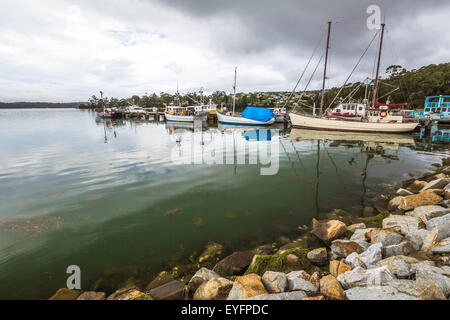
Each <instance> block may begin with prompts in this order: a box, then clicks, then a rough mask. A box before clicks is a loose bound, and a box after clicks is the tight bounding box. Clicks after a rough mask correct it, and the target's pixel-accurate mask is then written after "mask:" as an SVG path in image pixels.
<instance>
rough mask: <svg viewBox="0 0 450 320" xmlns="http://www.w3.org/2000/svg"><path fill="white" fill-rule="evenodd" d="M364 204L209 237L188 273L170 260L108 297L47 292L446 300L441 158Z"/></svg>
mask: <svg viewBox="0 0 450 320" xmlns="http://www.w3.org/2000/svg"><path fill="white" fill-rule="evenodd" d="M373 206H374V208H366V209H365V210H364V216H363V217H355V216H351V215H348V214H345V212H343V211H342V210H334V211H333V212H330V213H329V214H327V215H325V216H321V217H320V219H319V220H317V219H313V221H312V223H311V227H310V228H308V227H307V226H303V227H301V228H300V229H301V231H302V232H303V235H302V236H301V237H299V238H298V239H296V240H294V241H291V240H290V239H287V238H286V237H280V239H279V240H278V241H276V242H275V243H272V244H266V245H263V246H259V247H258V248H255V249H253V250H246V251H237V252H234V253H232V254H231V255H228V256H225V257H223V256H222V252H223V248H222V246H221V245H220V244H217V243H210V244H209V245H208V246H207V247H206V248H205V250H204V252H203V253H202V254H201V255H200V256H198V257H196V258H193V259H192V260H193V261H194V260H195V261H194V262H195V263H193V264H192V266H194V267H195V268H196V269H195V271H196V272H192V273H191V274H194V273H195V274H194V275H193V276H192V277H188V278H186V277H184V276H177V275H179V274H180V272H179V270H178V269H177V267H175V268H173V269H172V270H171V271H162V272H161V273H160V274H159V275H158V276H157V277H156V278H155V279H154V280H153V281H151V282H150V283H149V284H148V285H147V286H146V287H145V288H140V287H138V286H135V285H129V286H125V287H124V288H121V289H118V290H117V291H115V292H114V293H112V294H110V295H108V296H107V295H106V293H105V292H96V291H88V292H82V291H77V290H69V289H65V288H62V289H59V290H58V291H57V292H56V293H55V294H54V295H53V296H52V297H51V298H50V300H105V299H106V300H173V299H184V300H191V299H193V300H446V299H449V296H450V214H449V213H450V209H449V207H450V158H447V159H443V164H442V165H439V166H437V165H436V170H435V172H433V173H427V174H425V175H424V176H422V177H421V178H419V179H417V180H416V179H413V180H408V181H405V182H404V183H403V184H402V186H401V188H398V189H397V191H396V192H395V193H393V194H391V195H390V196H383V195H382V196H379V197H378V198H377V199H376V200H375V201H374V204H373ZM192 266H191V267H192ZM184 274H189V272H187V273H186V272H184Z"/></svg>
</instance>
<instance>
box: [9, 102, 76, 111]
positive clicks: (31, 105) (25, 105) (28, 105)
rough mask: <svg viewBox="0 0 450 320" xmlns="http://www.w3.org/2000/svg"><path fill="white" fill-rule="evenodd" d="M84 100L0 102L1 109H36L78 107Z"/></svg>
mask: <svg viewBox="0 0 450 320" xmlns="http://www.w3.org/2000/svg"><path fill="white" fill-rule="evenodd" d="M82 104H83V102H70V103H50V102H12V103H7V102H0V109H36V108H78V107H79V106H80V105H82Z"/></svg>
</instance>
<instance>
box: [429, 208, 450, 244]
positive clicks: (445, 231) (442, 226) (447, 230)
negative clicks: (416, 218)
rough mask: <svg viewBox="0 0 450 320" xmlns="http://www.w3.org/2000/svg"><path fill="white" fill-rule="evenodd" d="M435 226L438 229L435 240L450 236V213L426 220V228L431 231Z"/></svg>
mask: <svg viewBox="0 0 450 320" xmlns="http://www.w3.org/2000/svg"><path fill="white" fill-rule="evenodd" d="M435 228H437V229H438V230H439V235H438V237H437V239H436V240H437V241H441V240H442V239H445V238H447V237H449V236H450V214H446V215H445V216H442V217H438V218H434V219H431V220H428V221H427V230H428V231H431V230H433V229H435Z"/></svg>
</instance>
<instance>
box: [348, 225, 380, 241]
mask: <svg viewBox="0 0 450 320" xmlns="http://www.w3.org/2000/svg"><path fill="white" fill-rule="evenodd" d="M374 229H375V228H367V229H356V230H355V233H353V235H352V236H351V237H350V240H353V241H357V240H360V241H367V240H370V236H369V234H370V231H372V230H374Z"/></svg>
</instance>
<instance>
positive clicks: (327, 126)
mask: <svg viewBox="0 0 450 320" xmlns="http://www.w3.org/2000/svg"><path fill="white" fill-rule="evenodd" d="M289 116H290V118H291V123H292V126H293V127H294V128H300V129H315V130H329V131H348V132H384V133H400V132H412V131H414V130H415V129H416V128H417V126H418V124H417V123H378V122H358V121H345V120H334V119H324V118H316V117H313V116H306V115H300V114H295V113H291V114H289Z"/></svg>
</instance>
